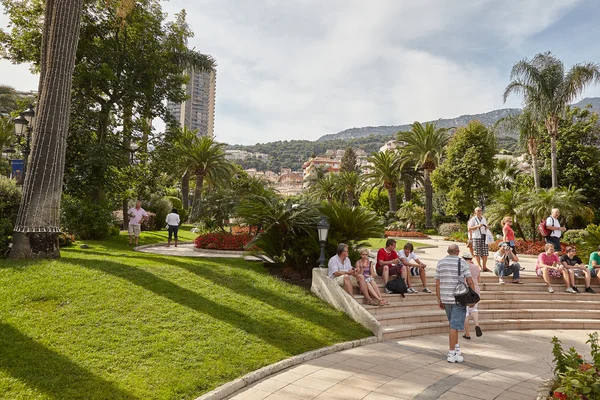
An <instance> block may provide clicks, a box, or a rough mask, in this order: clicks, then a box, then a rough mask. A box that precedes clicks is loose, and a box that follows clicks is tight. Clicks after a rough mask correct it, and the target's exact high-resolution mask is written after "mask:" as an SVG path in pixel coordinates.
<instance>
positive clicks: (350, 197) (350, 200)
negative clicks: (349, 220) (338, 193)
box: [346, 190, 354, 207]
mask: <svg viewBox="0 0 600 400" xmlns="http://www.w3.org/2000/svg"><path fill="white" fill-rule="evenodd" d="M346 196H347V197H348V205H349V206H350V207H354V193H353V192H352V190H348V191H346Z"/></svg>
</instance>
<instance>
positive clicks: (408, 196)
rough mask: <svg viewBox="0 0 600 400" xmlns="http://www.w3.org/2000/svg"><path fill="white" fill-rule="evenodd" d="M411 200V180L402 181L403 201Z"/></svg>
mask: <svg viewBox="0 0 600 400" xmlns="http://www.w3.org/2000/svg"><path fill="white" fill-rule="evenodd" d="M411 200H412V182H411V181H409V180H406V181H404V201H406V202H409V201H411Z"/></svg>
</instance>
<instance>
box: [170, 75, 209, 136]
mask: <svg viewBox="0 0 600 400" xmlns="http://www.w3.org/2000/svg"><path fill="white" fill-rule="evenodd" d="M188 74H189V76H190V80H189V82H188V83H187V85H186V94H187V96H188V99H187V100H186V101H184V102H183V103H181V104H177V103H172V102H168V103H167V110H168V111H169V112H170V113H171V115H173V116H174V117H175V118H176V119H177V120H179V123H180V124H181V126H182V127H185V126H187V127H188V128H189V129H192V130H194V129H197V130H198V135H199V136H211V137H212V136H214V129H215V96H216V91H217V89H216V80H217V75H216V72H215V71H213V72H197V71H194V70H191V71H188Z"/></svg>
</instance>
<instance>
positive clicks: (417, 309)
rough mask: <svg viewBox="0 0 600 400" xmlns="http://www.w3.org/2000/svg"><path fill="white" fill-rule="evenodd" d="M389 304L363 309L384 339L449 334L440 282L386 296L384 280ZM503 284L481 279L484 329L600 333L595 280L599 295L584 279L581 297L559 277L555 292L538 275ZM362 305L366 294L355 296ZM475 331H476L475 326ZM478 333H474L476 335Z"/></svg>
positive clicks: (417, 283)
mask: <svg viewBox="0 0 600 400" xmlns="http://www.w3.org/2000/svg"><path fill="white" fill-rule="evenodd" d="M375 279H376V281H377V283H378V284H379V289H380V291H381V293H382V294H383V296H384V299H385V300H386V301H388V302H389V303H390V305H389V306H384V307H377V306H367V305H363V307H364V308H365V309H366V310H367V311H368V312H369V313H370V314H371V315H372V316H373V317H374V318H376V319H377V321H378V322H379V323H380V324H381V325H382V327H383V340H391V339H399V338H405V337H410V336H419V335H429V334H434V333H443V332H447V331H448V321H447V319H446V314H445V313H444V311H443V310H441V309H440V308H439V307H438V304H437V300H436V296H435V280H434V279H433V276H429V277H428V287H429V289H431V291H432V292H434V293H431V294H429V293H423V292H422V291H421V290H422V286H421V282H420V280H419V279H418V278H416V279H415V278H412V279H411V284H412V287H413V288H414V289H416V290H418V291H419V293H416V294H408V293H407V294H406V295H405V298H402V297H401V296H400V295H397V294H384V291H383V279H382V278H381V277H377V278H375ZM506 281H507V283H506V284H503V285H502V284H499V283H498V278H497V277H496V276H494V275H493V274H491V273H483V274H482V276H481V283H480V284H479V286H480V288H481V301H480V303H479V325H480V326H481V328H482V330H483V331H484V334H485V331H486V330H509V329H510V330H527V329H590V330H591V329H600V286H598V280H597V279H595V278H593V279H592V288H593V289H594V290H595V291H596V292H597V294H590V293H584V292H583V289H584V288H585V285H584V280H583V279H578V280H577V284H578V286H577V287H578V288H579V290H580V291H581V293H577V294H572V293H567V292H565V286H564V282H563V280H562V279H553V281H552V287H553V288H554V291H555V292H554V293H548V292H547V290H546V289H547V287H546V284H545V283H544V282H543V280H542V278H539V277H537V276H535V275H532V273H531V272H529V276H527V275H525V276H523V275H522V276H521V281H522V282H524V284H523V285H515V284H512V283H510V281H511V279H510V278H508V279H507V280H506ZM354 298H355V299H356V301H357V302H359V304H362V303H363V296H362V295H361V294H360V293H358V291H356V292H355V294H354ZM472 330H474V329H473V328H472ZM472 333H474V332H472Z"/></svg>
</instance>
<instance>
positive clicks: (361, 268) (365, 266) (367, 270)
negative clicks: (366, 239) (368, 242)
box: [355, 248, 390, 306]
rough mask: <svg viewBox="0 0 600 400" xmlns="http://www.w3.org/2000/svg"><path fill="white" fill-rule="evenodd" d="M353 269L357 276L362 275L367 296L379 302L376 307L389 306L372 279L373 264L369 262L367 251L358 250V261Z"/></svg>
mask: <svg viewBox="0 0 600 400" xmlns="http://www.w3.org/2000/svg"><path fill="white" fill-rule="evenodd" d="M355 268H356V273H357V274H362V275H363V276H364V277H365V282H366V283H367V289H368V290H369V294H370V295H371V297H373V298H374V299H376V300H377V301H378V302H379V304H378V305H380V306H387V305H389V304H390V303H388V302H387V301H385V300H384V299H383V297H382V296H381V292H380V291H379V286H377V282H375V278H374V277H373V262H372V261H371V260H369V249H364V248H363V249H360V260H358V261H357V262H356V265H355Z"/></svg>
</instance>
